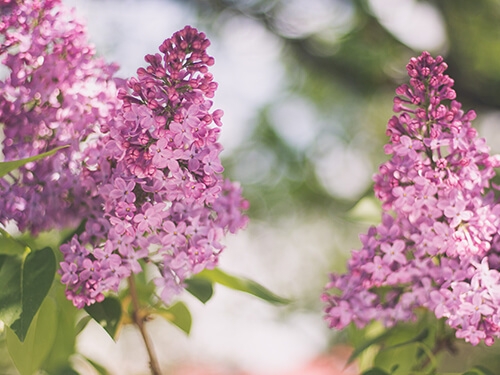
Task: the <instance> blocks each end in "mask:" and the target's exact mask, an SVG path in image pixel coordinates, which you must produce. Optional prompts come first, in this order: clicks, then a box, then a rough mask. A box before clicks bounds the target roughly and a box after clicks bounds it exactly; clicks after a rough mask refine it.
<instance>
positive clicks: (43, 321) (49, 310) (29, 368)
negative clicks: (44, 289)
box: [6, 297, 57, 375]
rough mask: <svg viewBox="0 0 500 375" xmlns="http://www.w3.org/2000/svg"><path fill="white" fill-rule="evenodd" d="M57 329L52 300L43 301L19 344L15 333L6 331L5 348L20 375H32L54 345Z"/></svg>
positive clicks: (9, 330) (54, 305)
mask: <svg viewBox="0 0 500 375" xmlns="http://www.w3.org/2000/svg"><path fill="white" fill-rule="evenodd" d="M56 327H57V315H56V304H55V302H54V300H53V299H52V298H50V297H49V298H46V299H45V301H43V303H42V305H41V307H40V309H39V311H38V313H37V314H36V316H35V317H34V318H33V322H32V324H31V325H30V328H29V330H28V332H27V334H26V337H25V340H24V341H23V342H21V341H20V340H19V338H18V335H17V333H16V332H14V331H13V330H11V329H9V328H8V329H7V332H6V333H7V347H8V350H9V354H10V356H11V358H12V361H13V362H14V364H15V366H16V368H17V369H18V371H19V373H20V374H21V375H33V373H34V372H35V371H36V370H38V369H39V368H40V366H41V364H42V363H43V361H44V360H45V358H46V357H47V355H48V354H49V352H50V351H51V349H52V346H53V344H54V339H55V335H56Z"/></svg>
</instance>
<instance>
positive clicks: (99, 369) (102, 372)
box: [84, 357, 109, 375]
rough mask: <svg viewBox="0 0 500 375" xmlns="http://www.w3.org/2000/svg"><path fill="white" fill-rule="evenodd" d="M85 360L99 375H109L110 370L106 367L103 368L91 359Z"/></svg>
mask: <svg viewBox="0 0 500 375" xmlns="http://www.w3.org/2000/svg"><path fill="white" fill-rule="evenodd" d="M84 358H85V360H86V361H87V362H88V363H89V364H90V365H92V367H93V368H94V369H95V370H96V371H97V372H98V373H99V375H109V372H108V370H106V368H105V367H104V366H101V365H100V364H99V363H97V362H95V361H93V360H91V359H90V358H87V357H84Z"/></svg>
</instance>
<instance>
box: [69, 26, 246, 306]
mask: <svg viewBox="0 0 500 375" xmlns="http://www.w3.org/2000/svg"><path fill="white" fill-rule="evenodd" d="M209 44H210V42H209V40H208V39H207V38H206V36H205V34H204V33H201V32H198V31H197V30H196V29H194V28H192V27H189V26H186V27H185V28H184V29H183V30H180V31H178V32H176V33H175V34H174V35H173V36H172V37H171V38H169V39H166V40H165V41H164V42H163V43H162V44H161V46H160V47H159V50H160V52H161V54H160V53H157V54H155V55H147V56H146V57H145V60H146V62H147V63H149V65H148V66H147V67H146V68H139V69H138V71H137V77H134V78H131V79H129V80H128V83H127V86H128V90H127V89H125V88H124V89H120V90H119V93H118V97H119V98H120V100H121V101H122V103H123V105H122V107H121V109H120V110H119V113H118V116H117V118H116V120H117V121H116V122H115V124H114V126H112V127H110V128H109V131H108V132H106V135H105V137H104V138H103V141H102V149H101V153H100V154H99V155H96V159H95V161H94V162H95V165H96V166H99V168H102V166H103V165H105V166H107V167H106V168H107V169H109V178H108V179H107V180H106V181H105V182H102V180H99V181H101V182H100V183H98V190H99V196H100V198H101V200H102V207H103V210H102V212H100V213H99V215H91V216H89V218H88V221H87V223H86V228H85V231H84V232H83V233H81V234H80V235H79V236H75V237H74V238H73V239H72V240H71V242H70V243H69V244H65V245H63V246H61V251H62V252H63V254H64V261H63V262H62V263H61V273H62V277H63V282H64V283H65V284H66V286H67V290H66V295H67V297H68V298H69V299H71V300H72V301H73V303H74V304H75V306H77V307H83V306H85V305H90V304H92V303H94V302H96V301H97V302H98V301H101V300H102V299H103V298H104V293H106V292H108V291H117V289H118V287H119V285H120V283H121V281H122V280H123V279H125V278H127V277H128V276H130V275H131V274H132V273H138V272H141V271H142V267H141V262H144V263H148V264H151V265H154V266H155V267H156V269H157V274H158V275H157V277H155V279H154V282H155V284H156V286H157V289H158V295H159V296H160V298H161V299H162V300H163V301H164V302H165V303H167V304H168V303H170V302H171V300H172V298H173V297H174V296H175V295H176V294H178V293H179V292H180V291H182V290H183V286H184V280H185V279H186V278H188V277H190V276H192V275H193V274H196V273H198V272H200V271H202V270H203V269H205V268H209V269H210V268H213V267H215V266H216V265H217V263H218V258H219V254H220V253H221V252H222V250H223V249H224V246H223V245H222V244H221V243H220V241H221V240H222V239H223V237H224V235H225V234H226V233H227V232H232V233H235V232H236V231H237V230H238V229H240V228H242V227H243V226H244V225H245V224H246V221H247V217H246V216H244V215H243V214H242V211H243V210H245V209H246V208H247V205H248V203H247V202H246V201H245V200H243V199H242V197H241V189H240V188H239V186H238V184H235V183H232V182H230V181H228V180H224V179H223V177H222V175H221V172H222V171H223V168H222V165H221V162H220V159H219V153H220V152H221V150H222V146H221V145H220V144H219V143H218V142H217V139H218V136H219V132H220V126H221V125H222V124H221V122H220V117H221V115H222V114H221V111H220V110H216V111H213V112H212V111H211V107H212V102H211V100H210V98H212V97H213V96H214V92H215V90H216V88H217V84H216V83H215V82H214V81H213V77H212V74H211V73H210V72H209V71H208V67H209V66H211V65H213V63H214V59H213V58H212V57H210V56H209V55H208V54H207V53H206V48H207V47H208V46H209ZM101 130H102V129H101ZM102 131H103V132H104V131H105V130H102ZM96 168H97V167H96ZM90 175H92V173H90ZM103 218H104V220H103ZM73 265H75V266H76V269H75V266H73Z"/></svg>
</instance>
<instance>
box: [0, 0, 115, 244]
mask: <svg viewBox="0 0 500 375" xmlns="http://www.w3.org/2000/svg"><path fill="white" fill-rule="evenodd" d="M9 3H10V4H9V5H8V6H5V7H4V5H2V9H1V11H0V59H1V61H2V64H3V66H5V67H6V68H8V69H9V74H8V76H7V77H6V78H4V79H3V80H1V81H0V123H1V124H2V130H3V134H4V139H3V141H2V150H3V158H4V160H6V161H8V160H16V159H22V158H27V157H30V156H34V155H38V154H40V153H43V152H46V151H49V150H51V149H53V148H55V147H58V146H69V147H68V148H65V149H63V150H60V151H59V152H57V154H56V155H54V156H52V157H50V158H47V159H44V160H43V162H37V163H28V164H27V165H26V166H24V167H22V168H20V169H19V170H18V171H16V172H15V173H12V174H10V175H9V176H7V177H5V178H3V179H0V223H1V224H3V225H5V224H7V223H8V222H15V223H16V224H17V226H18V227H19V229H20V230H21V231H25V230H29V231H31V232H32V233H35V234H36V233H38V232H40V231H43V230H49V229H52V228H64V227H71V226H74V225H78V223H79V222H80V221H81V220H82V219H83V218H85V217H87V216H88V215H90V214H91V213H92V212H94V211H96V210H99V209H100V207H99V205H100V202H99V200H96V199H94V198H95V197H96V195H97V190H96V182H98V180H99V178H103V177H105V175H106V174H107V173H108V172H109V167H107V166H102V169H101V170H99V171H95V173H93V177H92V178H91V179H89V178H88V177H89V176H88V173H89V171H87V170H86V169H87V168H89V169H91V170H96V169H97V168H98V165H97V164H96V159H95V150H96V149H97V148H98V142H99V138H100V137H101V131H100V127H101V128H106V127H110V126H113V124H114V118H115V116H116V110H117V108H118V107H119V106H120V101H119V100H118V99H117V97H116V95H117V83H118V81H116V80H114V78H113V74H114V72H115V70H116V69H117V67H116V65H112V64H107V63H105V62H104V61H103V60H101V59H98V58H96V56H95V52H94V48H93V46H92V45H90V44H89V43H88V42H87V39H86V30H85V26H84V25H83V24H82V23H81V22H79V21H78V20H76V19H75V17H74V14H73V12H72V11H70V10H69V9H67V8H66V7H64V6H63V5H62V4H61V3H60V1H59V0H26V1H20V0H16V1H11V2H9Z"/></svg>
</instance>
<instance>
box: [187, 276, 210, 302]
mask: <svg viewBox="0 0 500 375" xmlns="http://www.w3.org/2000/svg"><path fill="white" fill-rule="evenodd" d="M184 282H185V283H186V284H187V287H186V290H187V291H188V292H189V293H191V294H192V295H193V296H195V297H196V298H198V299H199V300H200V301H201V302H203V303H206V302H208V301H209V300H210V298H212V295H213V294H214V288H213V283H212V282H211V281H210V280H207V279H202V278H193V279H187V280H185V281H184Z"/></svg>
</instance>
